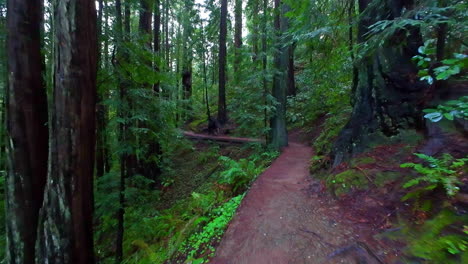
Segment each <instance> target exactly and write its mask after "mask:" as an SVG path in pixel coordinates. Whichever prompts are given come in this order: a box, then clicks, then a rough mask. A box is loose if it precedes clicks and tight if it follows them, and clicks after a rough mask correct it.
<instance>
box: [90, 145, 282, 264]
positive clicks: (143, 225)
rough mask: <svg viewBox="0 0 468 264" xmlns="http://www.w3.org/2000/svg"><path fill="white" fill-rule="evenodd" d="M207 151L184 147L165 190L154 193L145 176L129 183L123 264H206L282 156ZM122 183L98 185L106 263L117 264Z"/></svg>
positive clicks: (165, 178)
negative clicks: (250, 192) (252, 190)
mask: <svg viewBox="0 0 468 264" xmlns="http://www.w3.org/2000/svg"><path fill="white" fill-rule="evenodd" d="M203 150H204V151H199V150H197V149H196V148H195V147H193V146H191V145H190V146H187V145H186V146H181V147H180V148H179V149H178V150H177V152H176V153H175V154H174V155H173V156H172V157H171V158H172V160H173V162H174V164H173V165H172V166H171V168H170V169H167V170H166V171H165V172H164V174H163V175H162V177H161V188H160V189H157V190H151V189H149V188H148V186H150V185H151V183H150V182H148V179H146V178H144V177H142V176H138V175H134V176H132V177H130V178H129V179H127V182H126V185H127V191H126V193H125V194H126V198H127V200H126V207H125V236H124V258H125V260H124V262H123V263H127V264H133V263H186V262H187V261H192V263H203V262H205V261H206V260H207V259H208V258H209V257H210V254H214V248H213V245H214V244H215V243H216V242H217V241H219V240H220V239H221V237H222V235H223V233H224V231H225V229H226V227H227V225H228V223H229V221H230V220H231V218H232V216H233V215H234V213H235V211H236V209H237V207H238V206H239V204H240V202H241V200H242V198H243V196H244V193H245V191H246V190H247V189H248V187H249V186H250V183H251V182H252V181H253V180H254V179H255V178H256V177H257V176H258V175H259V174H260V173H261V172H262V171H263V170H264V169H265V168H266V167H267V166H269V164H270V163H271V162H272V160H273V159H275V158H276V157H277V155H278V153H276V152H268V151H267V152H265V150H264V149H263V147H261V146H257V145H250V146H246V147H240V148H239V147H236V148H233V147H227V148H220V147H215V146H211V147H210V146H208V147H205V148H204V149H203ZM247 155H249V156H248V157H247V158H246V157H245V156H247ZM200 168H202V169H201V170H200ZM194 171H196V172H195V173H194ZM118 177H119V175H118V173H117V172H111V173H109V174H106V175H105V176H103V177H102V178H100V179H98V184H97V186H98V190H99V191H98V192H97V196H96V221H97V223H98V225H99V228H96V231H97V232H96V235H95V238H96V248H97V256H98V260H99V261H100V263H113V262H114V259H113V251H114V247H113V245H114V244H113V241H115V230H116V225H117V221H116V220H115V214H116V212H117V210H118V203H117V202H116V201H118V193H117V191H116V190H118V186H117V185H116V184H110V183H116V182H118V181H117V180H116V179H117V178H118Z"/></svg>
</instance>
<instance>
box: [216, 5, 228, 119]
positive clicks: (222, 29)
mask: <svg viewBox="0 0 468 264" xmlns="http://www.w3.org/2000/svg"><path fill="white" fill-rule="evenodd" d="M227 13H228V1H227V0H221V21H220V24H219V95H218V121H219V123H220V124H221V125H224V124H225V123H226V122H227V109H226V61H227V58H226V57H227V48H226V39H227Z"/></svg>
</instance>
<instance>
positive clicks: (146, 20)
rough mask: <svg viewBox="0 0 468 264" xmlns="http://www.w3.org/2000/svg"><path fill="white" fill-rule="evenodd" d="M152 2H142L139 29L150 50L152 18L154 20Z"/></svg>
mask: <svg viewBox="0 0 468 264" xmlns="http://www.w3.org/2000/svg"><path fill="white" fill-rule="evenodd" d="M151 7H152V2H150V0H140V18H139V23H138V28H139V29H140V33H141V35H142V36H143V37H144V38H145V40H146V41H145V43H146V45H147V47H148V48H151V43H152V41H151V36H152V35H151V18H152V10H151Z"/></svg>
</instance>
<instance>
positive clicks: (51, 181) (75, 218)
mask: <svg viewBox="0 0 468 264" xmlns="http://www.w3.org/2000/svg"><path fill="white" fill-rule="evenodd" d="M15 1H16V0H15ZM54 9H55V13H54V19H55V25H56V39H55V41H56V44H57V45H56V47H57V50H56V53H55V54H56V57H55V61H56V63H55V87H54V99H53V100H54V104H53V109H52V111H53V113H52V122H51V126H52V128H51V133H52V134H51V137H50V139H51V142H50V161H49V165H50V167H49V174H48V180H47V184H46V190H45V196H44V206H43V208H42V210H41V213H40V227H39V236H38V243H37V246H38V254H37V262H38V263H57V264H58V263H60V264H66V263H74V264H92V263H94V254H93V232H92V228H93V225H92V223H93V219H92V212H93V168H94V166H93V165H94V151H95V149H94V146H95V117H96V115H95V109H96V108H95V107H96V72H97V51H98V47H97V31H96V9H95V1H93V0H80V1H78V0H61V1H57V2H56V3H55V7H54Z"/></svg>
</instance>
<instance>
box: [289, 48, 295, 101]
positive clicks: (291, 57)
mask: <svg viewBox="0 0 468 264" xmlns="http://www.w3.org/2000/svg"><path fill="white" fill-rule="evenodd" d="M295 49H296V44H295V43H291V44H289V46H288V50H287V53H288V81H287V86H288V88H287V91H288V96H296V94H297V90H296V75H295V72H294V51H295Z"/></svg>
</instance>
